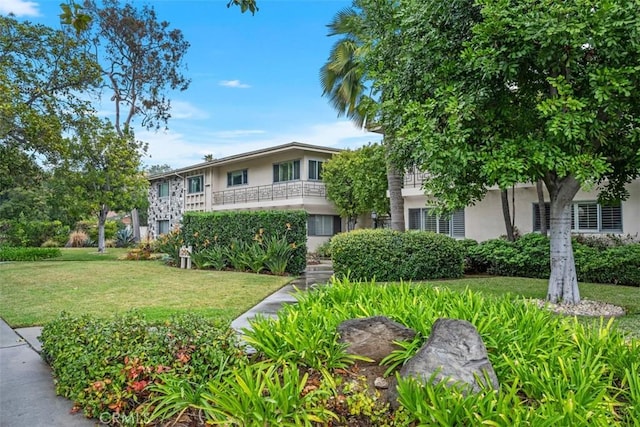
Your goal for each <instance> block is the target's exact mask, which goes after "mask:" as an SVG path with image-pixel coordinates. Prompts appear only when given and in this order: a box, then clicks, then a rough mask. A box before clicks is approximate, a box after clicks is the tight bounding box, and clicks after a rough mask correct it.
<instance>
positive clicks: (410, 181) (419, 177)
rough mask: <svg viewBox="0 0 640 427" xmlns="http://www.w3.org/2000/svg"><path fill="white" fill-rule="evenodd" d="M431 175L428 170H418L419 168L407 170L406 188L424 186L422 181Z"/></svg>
mask: <svg viewBox="0 0 640 427" xmlns="http://www.w3.org/2000/svg"><path fill="white" fill-rule="evenodd" d="M427 176H429V173H428V172H418V171H417V170H413V171H407V172H406V173H405V174H404V182H403V187H404V188H422V183H423V182H424V181H425V179H426V178H427Z"/></svg>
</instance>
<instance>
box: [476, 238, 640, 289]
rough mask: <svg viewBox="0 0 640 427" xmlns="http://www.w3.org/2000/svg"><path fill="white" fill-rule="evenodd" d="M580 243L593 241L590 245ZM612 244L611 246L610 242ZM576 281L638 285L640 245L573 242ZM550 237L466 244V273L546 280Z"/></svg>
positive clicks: (599, 241) (548, 273)
mask: <svg viewBox="0 0 640 427" xmlns="http://www.w3.org/2000/svg"><path fill="white" fill-rule="evenodd" d="M580 242H594V244H593V245H591V244H585V243H580ZM612 244H614V243H612ZM572 245H573V254H574V259H575V263H576V273H577V276H578V280H580V281H583V282H595V283H612V284H616V285H629V286H640V244H639V243H620V246H609V245H606V244H603V243H602V242H601V239H599V240H595V239H591V240H584V239H582V238H581V239H577V238H574V239H573V243H572ZM549 252H550V244H549V238H548V237H546V236H543V235H541V234H538V233H530V234H526V235H524V236H522V237H521V238H519V239H518V240H516V241H515V242H508V241H506V240H504V239H492V240H487V241H485V242H482V243H480V244H478V245H473V244H472V243H471V242H469V243H468V244H467V245H466V260H465V265H466V272H467V273H483V272H487V273H489V274H495V275H500V276H515V277H534V278H543V279H546V278H548V277H549V275H550V274H551V266H550V265H551V263H550V255H549Z"/></svg>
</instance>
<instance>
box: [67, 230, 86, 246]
mask: <svg viewBox="0 0 640 427" xmlns="http://www.w3.org/2000/svg"><path fill="white" fill-rule="evenodd" d="M65 246H67V247H69V248H86V247H88V246H91V240H90V239H89V236H88V235H87V233H85V232H84V231H77V230H76V231H72V232H71V233H69V240H68V241H67V244H66V245H65Z"/></svg>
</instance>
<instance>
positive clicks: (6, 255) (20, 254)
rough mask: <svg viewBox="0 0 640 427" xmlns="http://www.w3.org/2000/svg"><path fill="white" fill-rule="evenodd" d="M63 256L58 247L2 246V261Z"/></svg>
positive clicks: (0, 256)
mask: <svg viewBox="0 0 640 427" xmlns="http://www.w3.org/2000/svg"><path fill="white" fill-rule="evenodd" d="M59 256H62V252H60V249H58V248H12V247H8V246H3V247H0V261H38V260H41V259H48V258H55V257H59Z"/></svg>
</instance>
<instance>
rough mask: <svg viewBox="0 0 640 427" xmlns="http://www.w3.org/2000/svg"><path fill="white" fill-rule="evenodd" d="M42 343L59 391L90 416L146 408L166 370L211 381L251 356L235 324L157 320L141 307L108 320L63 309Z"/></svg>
mask: <svg viewBox="0 0 640 427" xmlns="http://www.w3.org/2000/svg"><path fill="white" fill-rule="evenodd" d="M41 341H42V355H43V357H44V358H45V360H46V361H47V362H48V363H49V364H50V365H51V368H52V370H53V375H54V377H55V379H56V392H57V393H58V394H59V395H62V396H64V397H67V398H69V399H71V400H73V401H74V402H75V403H76V405H77V406H78V407H79V408H82V409H83V410H84V413H85V414H86V415H87V416H89V417H97V416H100V415H101V414H105V413H110V412H116V413H119V414H120V415H123V414H127V413H132V411H136V410H140V407H141V406H142V405H144V404H145V403H146V402H148V400H149V399H151V398H153V394H152V393H151V388H152V386H153V385H154V384H157V383H161V382H162V377H163V375H178V376H180V377H181V378H182V379H183V380H184V381H191V382H196V383H203V382H206V381H207V380H209V379H211V378H213V377H215V376H216V375H220V372H219V371H220V370H223V372H224V370H226V369H228V368H231V367H233V366H234V365H236V364H239V363H242V362H243V361H244V360H245V356H244V355H243V353H242V351H241V349H240V347H239V345H238V341H237V336H236V333H235V331H233V330H232V329H230V328H229V327H228V324H226V323H219V322H214V321H211V320H206V319H204V318H201V317H197V316H193V315H182V316H176V317H173V318H171V319H170V320H168V321H167V322H164V323H157V324H152V323H149V322H147V321H146V320H144V318H142V317H140V316H138V315H136V314H135V313H128V314H125V315H122V316H118V317H114V318H111V319H107V320H105V319H95V318H91V317H88V316H84V317H72V316H70V315H69V314H66V313H62V314H61V315H60V317H59V318H58V319H56V320H54V321H52V322H50V323H48V324H46V325H45V326H44V328H43V330H42V335H41Z"/></svg>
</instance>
